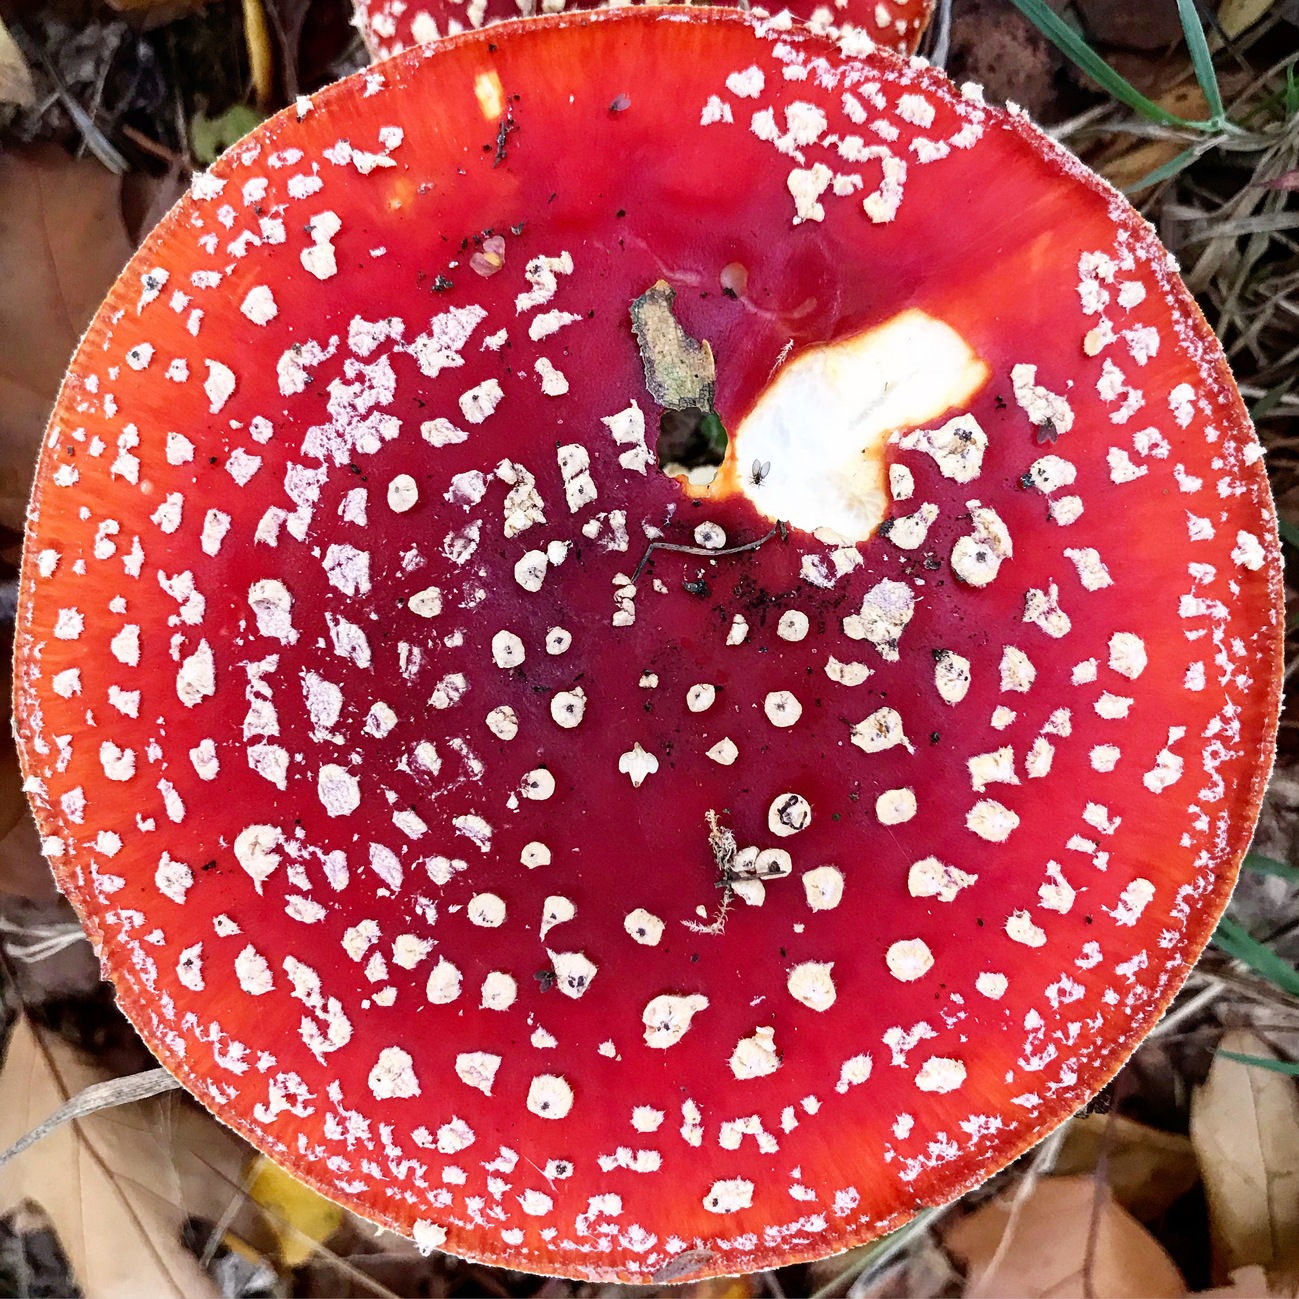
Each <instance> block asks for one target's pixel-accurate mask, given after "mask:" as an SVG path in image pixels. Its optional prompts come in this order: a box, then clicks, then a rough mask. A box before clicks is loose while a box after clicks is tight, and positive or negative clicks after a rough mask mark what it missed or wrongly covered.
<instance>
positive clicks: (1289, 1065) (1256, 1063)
mask: <svg viewBox="0 0 1299 1299" xmlns="http://www.w3.org/2000/svg"><path fill="white" fill-rule="evenodd" d="M1217 1054H1218V1055H1220V1056H1222V1058H1223V1059H1224V1060H1234V1061H1235V1062H1236V1063H1237V1064H1247V1065H1252V1066H1253V1067H1254V1068H1255V1069H1270V1070H1271V1071H1272V1072H1273V1073H1288V1074H1289V1075H1290V1077H1291V1078H1299V1064H1295V1063H1294V1061H1293V1060H1270V1059H1268V1057H1267V1056H1264V1055H1239V1054H1237V1053H1236V1052H1235V1051H1219V1052H1218V1053H1217Z"/></svg>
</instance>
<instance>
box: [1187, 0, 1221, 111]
mask: <svg viewBox="0 0 1299 1299" xmlns="http://www.w3.org/2000/svg"><path fill="white" fill-rule="evenodd" d="M1177 14H1178V17H1179V18H1181V20H1182V30H1183V31H1184V32H1185V33H1186V48H1187V49H1188V50H1189V51H1190V53H1191V66H1192V67H1193V68H1194V69H1195V79H1196V81H1198V82H1199V83H1200V89H1201V90H1203V91H1204V98H1205V101H1206V102H1207V103H1208V105H1209V119H1210V121H1212V122H1213V123H1214V124H1215V125H1221V124H1222V123H1223V122H1224V121H1225V120H1226V117H1227V110H1226V108H1225V107H1224V106H1223V102H1222V90H1221V88H1220V87H1219V85H1218V72H1217V69H1216V68H1214V66H1213V55H1212V54H1210V53H1209V42H1208V41H1207V40H1206V39H1205V36H1204V24H1203V23H1202V22H1201V21H1200V15H1199V14H1198V13H1197V12H1196V9H1195V0H1177Z"/></svg>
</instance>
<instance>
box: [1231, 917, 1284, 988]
mask: <svg viewBox="0 0 1299 1299" xmlns="http://www.w3.org/2000/svg"><path fill="white" fill-rule="evenodd" d="M1213 941H1214V942H1215V943H1216V944H1217V945H1218V946H1219V947H1220V948H1222V950H1223V951H1224V952H1226V953H1227V955H1228V956H1231V957H1234V958H1235V959H1236V960H1238V961H1244V962H1245V964H1246V965H1248V966H1249V968H1250V969H1251V970H1253V971H1254V973H1255V974H1260V975H1262V976H1263V978H1265V979H1267V980H1268V982H1269V983H1275V984H1276V986H1277V987H1278V988H1280V989H1282V990H1283V991H1285V992H1288V993H1290V995H1291V996H1294V997H1299V970H1296V969H1295V967H1294V966H1293V965H1291V964H1290V962H1289V961H1283V960H1282V959H1281V958H1280V957H1279V956H1278V955H1277V954H1276V953H1275V952H1274V951H1273V950H1272V949H1271V948H1270V947H1267V946H1265V945H1264V944H1263V943H1260V942H1259V941H1258V939H1257V938H1255V937H1254V936H1253V935H1252V934H1251V933H1250V932H1249V931H1248V930H1247V929H1246V928H1245V927H1244V925H1238V924H1237V923H1236V922H1235V921H1234V920H1230V919H1228V918H1227V917H1226V916H1223V918H1222V919H1221V920H1219V921H1218V927H1217V929H1215V930H1214V932H1213Z"/></svg>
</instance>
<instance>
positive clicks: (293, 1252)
mask: <svg viewBox="0 0 1299 1299" xmlns="http://www.w3.org/2000/svg"><path fill="white" fill-rule="evenodd" d="M248 1194H249V1196H250V1197H251V1198H252V1199H253V1201H254V1202H255V1203H256V1204H258V1205H259V1206H260V1207H261V1208H262V1209H263V1210H264V1211H265V1212H266V1216H267V1218H268V1220H269V1222H270V1224H271V1228H272V1230H273V1231H274V1232H275V1236H276V1239H277V1240H278V1241H279V1245H280V1262H281V1263H283V1264H284V1266H285V1267H286V1268H294V1267H301V1266H302V1264H303V1263H305V1262H306V1261H307V1259H309V1258H310V1257H311V1255H312V1253H313V1252H314V1246H315V1245H319V1244H322V1243H323V1242H324V1241H326V1240H328V1239H329V1238H330V1237H331V1236H332V1235H333V1234H334V1233H335V1232H336V1231H337V1230H338V1229H339V1227H340V1226H341V1225H342V1222H343V1210H342V1209H340V1208H339V1207H338V1205H336V1204H335V1203H334V1202H333V1201H332V1200H327V1199H325V1197H324V1196H323V1195H318V1194H317V1193H316V1192H315V1191H313V1190H312V1189H311V1187H309V1186H304V1185H303V1184H302V1183H301V1182H300V1181H298V1179H297V1178H296V1177H293V1176H291V1175H290V1174H289V1173H286V1172H285V1171H284V1169H282V1168H281V1167H280V1166H279V1165H278V1164H275V1163H272V1162H271V1161H270V1160H269V1159H267V1158H266V1157H265V1156H264V1155H259V1156H258V1157H257V1160H256V1162H255V1164H254V1165H253V1171H252V1176H251V1177H250V1179H249V1183H248Z"/></svg>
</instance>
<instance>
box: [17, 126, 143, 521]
mask: <svg viewBox="0 0 1299 1299" xmlns="http://www.w3.org/2000/svg"><path fill="white" fill-rule="evenodd" d="M120 191H121V181H120V179H119V178H118V177H116V176H114V175H112V173H111V172H109V171H107V170H106V169H105V168H104V167H102V166H101V165H100V164H99V163H97V162H95V161H93V160H92V159H85V158H83V159H73V158H70V157H68V155H67V154H65V153H64V152H63V151H62V150H61V149H58V148H54V147H49V148H41V149H34V150H28V151H23V152H20V151H14V152H10V153H5V154H4V155H3V156H0V275H3V278H4V285H5V291H4V293H3V294H0V524H3V525H5V526H6V527H9V528H12V529H14V530H15V531H21V529H22V526H23V519H24V516H25V513H26V509H27V495H28V490H29V487H30V483H31V475H32V470H33V469H34V467H35V463H36V452H37V449H38V448H39V446H40V439H41V434H42V432H43V431H44V428H45V421H46V418H47V417H48V415H49V412H50V407H51V406H52V405H53V404H54V397H55V394H56V393H57V392H58V387H59V383H60V381H61V379H62V378H63V372H64V370H65V369H66V368H67V364H68V361H69V359H70V358H71V356H72V351H73V349H74V348H75V347H76V344H77V340H78V339H79V338H80V337H81V334H82V331H83V330H84V329H85V327H86V325H87V324H88V323H89V321H90V318H91V316H92V315H93V313H94V311H95V309H96V308H97V307H98V306H99V303H100V301H101V299H102V298H103V297H104V295H105V294H106V293H107V292H108V288H109V286H110V285H111V284H112V282H113V281H114V279H116V278H117V274H118V272H119V271H120V270H121V269H122V267H123V266H124V265H125V264H126V260H127V258H128V257H129V256H130V255H131V245H130V242H129V241H128V239H127V237H126V230H125V228H124V226H123V224H122V213H121V200H120Z"/></svg>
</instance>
